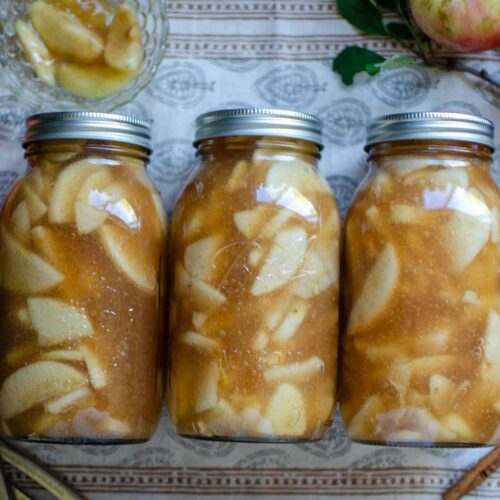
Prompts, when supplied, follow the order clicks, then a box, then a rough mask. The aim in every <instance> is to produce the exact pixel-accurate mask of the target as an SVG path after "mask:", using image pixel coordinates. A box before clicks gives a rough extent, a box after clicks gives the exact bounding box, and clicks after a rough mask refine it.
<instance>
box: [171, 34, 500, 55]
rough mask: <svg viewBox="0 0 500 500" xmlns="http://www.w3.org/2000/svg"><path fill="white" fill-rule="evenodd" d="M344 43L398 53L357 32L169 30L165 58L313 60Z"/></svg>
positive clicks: (383, 41) (385, 42) (391, 44)
mask: <svg viewBox="0 0 500 500" xmlns="http://www.w3.org/2000/svg"><path fill="white" fill-rule="evenodd" d="M346 45H361V46H363V47H366V48H368V49H371V50H376V51H377V52H379V53H380V54H382V55H384V56H391V55H394V54H400V53H401V52H402V50H401V48H400V47H399V46H398V45H397V43H396V42H394V41H392V40H388V39H385V38H373V37H365V36H360V35H354V34H353V35H348V34H345V35H328V36H325V35H300V36H299V35H298V36H294V35H284V34H275V35H257V34H256V35H223V34H210V33H206V34H200V33H196V34H192V35H191V34H183V35H181V34H177V33H172V34H171V35H170V37H169V39H168V42H167V53H166V58H167V59H185V58H189V57H192V58H203V59H218V58H223V59H230V58H237V59H260V60H269V59H275V60H290V61H314V60H324V59H329V58H332V57H333V56H334V55H335V54H336V53H337V52H339V51H340V50H341V49H342V48H343V47H345V46H346ZM440 53H441V54H442V55H443V56H445V57H457V54H456V53H451V52H446V51H441V52H440ZM460 58H461V59H470V60H474V61H481V62H495V61H498V60H499V59H500V57H499V55H498V53H495V52H482V53H478V54H461V55H460Z"/></svg>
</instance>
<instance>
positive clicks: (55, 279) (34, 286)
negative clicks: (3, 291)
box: [0, 231, 64, 294]
mask: <svg viewBox="0 0 500 500" xmlns="http://www.w3.org/2000/svg"><path fill="white" fill-rule="evenodd" d="M1 253H2V266H1V269H0V278H1V279H0V284H1V285H3V286H4V287H5V288H7V290H10V291H11V292H15V293H23V294H32V293H41V292H47V291H49V290H51V289H52V288H54V287H55V286H57V285H58V284H59V283H61V282H62V281H63V279H64V276H63V275H62V274H61V273H60V272H59V271H57V269H55V268H54V267H52V266H51V265H50V264H48V263H47V262H45V261H44V260H43V259H41V258H40V257H39V256H38V255H36V254H34V253H33V252H30V251H29V250H26V249H25V248H24V247H23V246H21V245H20V244H19V243H18V242H17V241H16V240H15V239H14V238H13V237H12V236H11V235H10V234H9V233H8V232H7V231H3V232H2V243H1Z"/></svg>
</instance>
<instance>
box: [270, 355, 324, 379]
mask: <svg viewBox="0 0 500 500" xmlns="http://www.w3.org/2000/svg"><path fill="white" fill-rule="evenodd" d="M324 368H325V364H324V363H323V361H322V360H321V359H320V358H318V357H317V356H312V357H311V358H308V359H306V360H305V361H301V362H297V363H291V364H289V365H281V366H273V367H272V368H267V369H265V370H264V380H266V382H277V381H280V382H286V381H297V382H304V381H305V380H308V379H309V378H311V377H314V375H317V374H318V373H321V372H322V371H323V370H324Z"/></svg>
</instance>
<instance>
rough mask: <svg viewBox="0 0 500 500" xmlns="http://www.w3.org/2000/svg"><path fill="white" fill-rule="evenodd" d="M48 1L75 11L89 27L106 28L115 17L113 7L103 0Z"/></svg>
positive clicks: (72, 11)
mask: <svg viewBox="0 0 500 500" xmlns="http://www.w3.org/2000/svg"><path fill="white" fill-rule="evenodd" d="M47 3H50V4H52V5H54V6H55V7H58V8H59V9H62V10H65V11H66V12H70V13H73V14H74V15H76V17H78V19H80V21H82V23H83V24H85V25H86V26H88V27H89V28H96V29H98V30H105V29H106V28H107V27H108V26H109V25H110V23H111V21H112V19H113V11H112V7H111V6H110V5H109V4H108V3H107V2H103V1H102V0H84V1H83V2H82V0H47Z"/></svg>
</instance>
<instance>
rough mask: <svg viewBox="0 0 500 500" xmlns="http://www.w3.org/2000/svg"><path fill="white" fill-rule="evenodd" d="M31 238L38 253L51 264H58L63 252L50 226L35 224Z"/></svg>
mask: <svg viewBox="0 0 500 500" xmlns="http://www.w3.org/2000/svg"><path fill="white" fill-rule="evenodd" d="M31 239H32V240H33V244H34V245H35V248H36V250H37V251H38V253H39V254H40V255H41V256H42V257H43V258H44V259H46V260H47V261H49V262H50V263H51V264H54V265H56V264H57V261H58V260H59V259H60V258H61V254H60V252H59V250H58V248H57V240H56V237H55V236H54V234H53V232H52V231H51V230H50V229H49V228H48V227H44V226H35V227H34V228H33V229H32V230H31Z"/></svg>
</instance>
